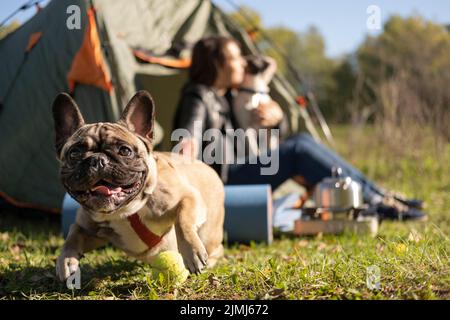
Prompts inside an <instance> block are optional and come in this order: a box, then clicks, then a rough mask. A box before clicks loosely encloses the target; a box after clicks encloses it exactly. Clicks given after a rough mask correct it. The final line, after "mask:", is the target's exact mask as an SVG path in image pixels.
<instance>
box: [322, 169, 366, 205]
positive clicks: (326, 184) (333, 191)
mask: <svg viewBox="0 0 450 320" xmlns="http://www.w3.org/2000/svg"><path fill="white" fill-rule="evenodd" d="M314 201H315V204H316V207H317V208H328V209H331V210H332V211H341V210H348V209H351V208H360V207H362V206H363V195H362V188H361V185H360V184H359V183H358V182H356V181H353V180H352V178H351V177H343V176H342V169H341V168H337V167H333V169H332V176H331V177H328V178H325V179H323V180H322V181H321V182H320V183H319V184H318V185H317V187H316V189H315V191H314Z"/></svg>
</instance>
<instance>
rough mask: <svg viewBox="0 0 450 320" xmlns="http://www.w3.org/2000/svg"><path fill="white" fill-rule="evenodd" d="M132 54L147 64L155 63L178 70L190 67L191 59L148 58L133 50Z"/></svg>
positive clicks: (144, 54)
mask: <svg viewBox="0 0 450 320" xmlns="http://www.w3.org/2000/svg"><path fill="white" fill-rule="evenodd" d="M133 54H134V55H135V56H136V57H137V58H139V59H140V60H142V61H145V62H148V63H156V64H160V65H162V66H165V67H171V68H178V69H186V68H189V67H190V66H191V59H188V58H183V59H169V58H163V57H155V56H150V55H148V54H146V53H144V52H142V51H141V50H133Z"/></svg>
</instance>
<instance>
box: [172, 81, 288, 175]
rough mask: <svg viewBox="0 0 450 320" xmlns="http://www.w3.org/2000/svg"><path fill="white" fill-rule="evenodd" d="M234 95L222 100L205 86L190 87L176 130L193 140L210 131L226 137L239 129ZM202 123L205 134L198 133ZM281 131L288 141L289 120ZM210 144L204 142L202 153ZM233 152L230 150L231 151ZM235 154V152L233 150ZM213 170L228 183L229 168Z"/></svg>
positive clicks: (183, 96) (217, 166) (216, 166)
mask: <svg viewBox="0 0 450 320" xmlns="http://www.w3.org/2000/svg"><path fill="white" fill-rule="evenodd" d="M232 96H233V95H232V93H231V91H229V92H228V93H227V94H226V95H225V96H220V95H218V94H217V92H216V91H215V90H214V89H213V88H211V87H208V86H205V85H201V84H191V83H188V84H187V85H186V86H185V87H184V88H183V91H182V94H181V99H180V102H179V104H178V107H177V111H176V114H175V120H174V126H173V129H178V128H184V129H187V130H188V131H189V132H190V134H191V136H192V137H193V138H197V139H201V136H199V135H203V132H205V131H206V130H208V129H213V128H214V129H219V130H220V131H221V132H222V134H223V135H224V136H225V132H226V131H225V130H226V129H236V128H238V126H237V122H236V121H235V119H234V115H233V112H232V108H231V107H230V105H231V103H232ZM195 121H199V122H200V123H202V130H201V132H197V133H196V132H195V128H194V123H195ZM276 128H277V129H280V136H281V137H284V136H285V135H286V133H287V129H288V128H287V122H286V120H285V118H284V119H283V121H282V122H281V124H280V125H279V126H278V127H276ZM200 141H203V140H200ZM209 143H210V142H209V141H206V142H205V141H204V142H202V149H201V150H202V151H203V149H204V148H205V146H206V145H208V144H209ZM227 152H230V150H227ZM231 152H233V151H232V150H231ZM211 167H212V168H213V169H214V170H216V172H217V173H218V174H219V176H220V177H221V178H222V181H223V182H224V183H225V182H226V180H227V173H228V165H227V164H212V165H211Z"/></svg>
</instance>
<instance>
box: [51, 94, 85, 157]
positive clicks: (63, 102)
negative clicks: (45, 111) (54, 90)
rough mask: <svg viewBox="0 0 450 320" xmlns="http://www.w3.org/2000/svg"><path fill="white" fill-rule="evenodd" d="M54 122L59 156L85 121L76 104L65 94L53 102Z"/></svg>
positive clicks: (59, 95)
mask: <svg viewBox="0 0 450 320" xmlns="http://www.w3.org/2000/svg"><path fill="white" fill-rule="evenodd" d="M53 120H54V122H55V133H56V140H55V146H56V151H57V152H58V154H59V152H60V151H61V149H62V147H63V146H64V144H65V143H66V141H67V139H68V138H69V137H71V136H72V134H73V133H74V132H75V131H77V129H78V128H80V127H81V126H83V125H84V119H83V116H82V115H81V112H80V109H79V108H78V106H77V104H76V102H75V101H74V100H73V99H72V98H71V97H70V96H69V95H68V94H67V93H64V92H63V93H60V94H58V96H57V97H56V98H55V101H53Z"/></svg>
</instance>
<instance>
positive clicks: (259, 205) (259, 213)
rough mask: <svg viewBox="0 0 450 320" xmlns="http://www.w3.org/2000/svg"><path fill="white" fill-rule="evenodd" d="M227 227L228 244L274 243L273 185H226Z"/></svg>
mask: <svg viewBox="0 0 450 320" xmlns="http://www.w3.org/2000/svg"><path fill="white" fill-rule="evenodd" d="M224 229H225V233H226V241H227V242H228V243H233V242H240V243H250V242H251V241H254V242H265V243H267V244H270V243H272V240H273V233H272V188H271V186H270V185H269V184H267V185H266V184H261V185H229V186H225V222H224Z"/></svg>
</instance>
